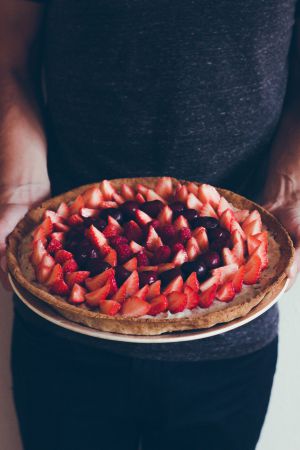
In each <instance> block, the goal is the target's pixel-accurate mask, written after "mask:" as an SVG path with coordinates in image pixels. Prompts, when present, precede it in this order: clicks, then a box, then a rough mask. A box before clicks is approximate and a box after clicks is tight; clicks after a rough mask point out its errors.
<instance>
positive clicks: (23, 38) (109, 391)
mask: <svg viewBox="0 0 300 450" xmlns="http://www.w3.org/2000/svg"><path fill="white" fill-rule="evenodd" d="M42 3H44V4H42ZM46 3H47V4H46ZM298 23H299V21H298V11H297V4H296V2H295V0H287V1H285V2H282V1H280V0H273V1H272V2H265V1H261V0H253V1H251V2H250V1H247V2H235V1H231V0H219V1H218V2H214V1H211V0H209V1H199V2H195V1H193V0H186V1H185V2H180V1H177V0H172V1H171V0H163V1H161V0H152V1H150V0H139V1H135V0H127V1H107V0H103V1H101V2H100V1H99V2H86V1H83V0H76V1H70V0H65V1H64V2H61V1H58V0H49V1H48V2H46V1H44V2H41V1H40V2H37V1H33V0H31V1H30V0H22V1H20V0H2V2H1V4H0V30H1V31H0V33H1V39H0V83H1V89H0V130H1V131H0V158H1V160H0V161H1V163H0V171H1V178H0V180H1V181H0V199H1V209H0V242H1V255H2V259H1V261H2V271H1V279H2V282H3V283H4V284H5V285H7V278H6V272H5V271H6V267H5V258H4V251H5V238H6V236H7V234H8V233H9V232H10V231H11V230H12V228H13V227H14V225H15V224H16V223H17V222H18V220H20V219H21V218H22V216H23V215H24V213H25V212H26V210H27V209H28V208H30V207H31V206H32V205H35V204H38V203H39V202H40V201H41V200H42V199H44V198H47V197H49V196H50V195H55V194H58V193H61V192H64V191H67V190H69V189H70V188H72V187H73V186H79V185H83V184H86V183H89V182H94V181H98V180H99V181H100V180H101V179H104V178H118V177H134V176H160V175H173V176H175V177H177V178H183V179H191V180H199V181H201V182H207V183H211V184H213V185H216V186H222V187H225V188H230V189H232V190H234V191H237V192H240V193H242V194H244V195H247V196H249V197H251V198H259V199H260V201H261V202H262V203H263V204H265V205H266V207H268V208H269V209H270V211H272V212H273V213H274V214H276V215H277V216H278V218H279V219H280V220H281V221H282V223H283V225H284V226H285V227H286V228H287V230H288V231H289V232H290V234H291V236H292V237H293V239H294V243H295V247H296V258H295V263H294V264H293V266H292V268H291V270H290V272H289V277H290V279H291V282H292V280H294V279H295V278H296V274H297V271H298V270H299V263H300V248H299V241H300V214H299V211H300V181H299V180H300V177H299V176H298V174H299V173H300V131H299V130H300V127H299V123H300V110H299V104H300V102H299V94H300V89H299V86H300V83H299V81H300V80H299V76H300V70H299V68H300V65H299V62H300V40H299V32H298ZM14 305H15V306H14V308H15V319H14V329H13V339H12V373H13V392H14V399H15V404H16V409H17V414H18V419H19V424H20V430H21V434H22V439H23V443H24V449H25V450H37V449H38V450H40V449H43V450H48V449H51V450H53V449H55V450H77V449H82V448H84V449H85V450H96V449H97V450H99V449H101V450H113V449H122V450H127V449H128V450H137V449H138V448H139V445H141V448H142V449H143V450H154V449H155V450H159V449H164V450H166V449H172V450H188V449H193V450H196V449H197V450H207V449H210V450H229V449H230V450H237V449H239V450H240V449H243V450H253V449H254V448H255V446H256V443H257V441H258V438H259V435H260V430H261V427H262V425H263V422H264V417H265V414H266V411H267V407H268V402H269V396H270V392H271V387H272V380H273V376H274V372H275V368H276V358H277V340H278V339H277V332H278V330H277V325H278V310H277V307H273V308H271V309H270V310H269V311H268V312H266V313H265V314H263V315H262V316H261V317H259V318H257V319H256V320H254V321H252V322H250V323H249V324H247V325H245V326H243V327H240V328H238V329H236V330H233V331H231V332H227V333H223V334H221V335H218V336H215V337H213V338H209V339H201V340H197V341H192V342H182V343H173V344H153V345H152V344H147V345H146V344H129V343H117V342H109V341H105V340H101V339H96V338H92V337H88V336H82V335H79V334H76V333H73V332H71V331H67V330H64V329H62V328H59V327H57V326H55V325H53V324H51V323H49V322H47V321H46V320H44V319H41V318H39V317H37V316H36V315H35V314H34V313H32V312H31V311H29V309H27V308H26V307H25V306H22V303H21V302H20V301H19V300H18V299H17V298H14Z"/></svg>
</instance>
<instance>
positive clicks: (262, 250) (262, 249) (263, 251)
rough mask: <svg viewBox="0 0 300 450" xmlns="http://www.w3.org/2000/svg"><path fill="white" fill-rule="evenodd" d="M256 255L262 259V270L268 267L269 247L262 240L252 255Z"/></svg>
mask: <svg viewBox="0 0 300 450" xmlns="http://www.w3.org/2000/svg"><path fill="white" fill-rule="evenodd" d="M254 255H257V256H258V257H259V258H260V260H261V270H264V269H266V267H268V265H269V261H268V252H267V247H266V244H265V243H264V242H261V243H260V245H259V246H258V247H257V248H256V249H255V250H254V252H253V254H252V256H254Z"/></svg>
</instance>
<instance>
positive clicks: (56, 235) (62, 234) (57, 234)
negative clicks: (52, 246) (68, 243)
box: [49, 231, 65, 242]
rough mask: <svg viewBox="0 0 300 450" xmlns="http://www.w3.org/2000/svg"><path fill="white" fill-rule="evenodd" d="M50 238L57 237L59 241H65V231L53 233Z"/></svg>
mask: <svg viewBox="0 0 300 450" xmlns="http://www.w3.org/2000/svg"><path fill="white" fill-rule="evenodd" d="M49 238H50V239H51V240H52V239H56V240H57V241H60V242H63V241H64V239H65V233H63V232H62V231H56V232H55V233H51V234H50V236H49Z"/></svg>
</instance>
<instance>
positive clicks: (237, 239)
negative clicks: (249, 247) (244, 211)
mask: <svg viewBox="0 0 300 450" xmlns="http://www.w3.org/2000/svg"><path fill="white" fill-rule="evenodd" d="M231 239H232V242H233V244H234V245H235V244H237V243H239V244H240V243H243V242H244V238H243V235H242V234H241V233H240V232H239V231H238V230H234V231H233V232H232V235H231Z"/></svg>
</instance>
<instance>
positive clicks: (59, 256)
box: [55, 249, 74, 264]
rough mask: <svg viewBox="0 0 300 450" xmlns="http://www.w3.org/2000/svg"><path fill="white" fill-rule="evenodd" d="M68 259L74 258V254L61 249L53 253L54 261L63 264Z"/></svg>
mask: <svg viewBox="0 0 300 450" xmlns="http://www.w3.org/2000/svg"><path fill="white" fill-rule="evenodd" d="M69 259H74V255H73V253H71V252H68V251H67V250H64V249H61V250H58V251H57V252H56V253H55V261H56V262H57V263H59V264H64V263H65V262H66V261H68V260H69Z"/></svg>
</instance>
